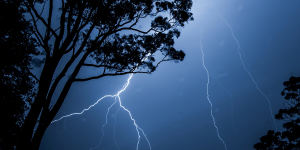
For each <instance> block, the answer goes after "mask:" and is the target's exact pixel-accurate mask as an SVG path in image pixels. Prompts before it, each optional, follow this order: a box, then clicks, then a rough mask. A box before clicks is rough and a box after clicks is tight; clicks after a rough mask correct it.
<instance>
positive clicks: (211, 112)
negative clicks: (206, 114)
mask: <svg viewBox="0 0 300 150" xmlns="http://www.w3.org/2000/svg"><path fill="white" fill-rule="evenodd" d="M200 51H201V55H202V66H203V68H204V70H205V72H206V76H207V82H206V99H207V101H208V103H209V104H210V116H211V118H212V121H213V124H214V127H215V129H216V132H217V136H218V139H219V140H220V141H221V142H222V144H223V145H224V148H225V150H227V145H226V142H225V141H224V139H223V138H222V137H221V135H220V131H219V127H218V126H217V123H216V119H215V116H214V114H213V103H212V102H211V100H210V95H209V83H210V74H209V71H208V69H207V67H206V65H205V54H204V51H203V45H202V41H201V40H200Z"/></svg>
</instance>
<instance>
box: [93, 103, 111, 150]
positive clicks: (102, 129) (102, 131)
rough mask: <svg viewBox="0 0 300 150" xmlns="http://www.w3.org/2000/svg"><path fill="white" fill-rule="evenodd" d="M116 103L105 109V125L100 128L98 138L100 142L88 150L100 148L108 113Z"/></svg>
mask: <svg viewBox="0 0 300 150" xmlns="http://www.w3.org/2000/svg"><path fill="white" fill-rule="evenodd" d="M116 103H117V100H115V101H114V102H113V103H112V104H111V105H110V106H109V107H108V108H107V111H106V115H105V123H104V124H103V125H102V126H101V133H102V134H101V137H100V140H99V144H98V145H97V146H95V147H93V148H90V150H94V149H96V148H98V147H100V146H101V144H102V140H103V137H104V134H105V132H104V129H105V127H106V126H107V125H108V116H109V112H110V109H111V108H112V107H113V106H114V105H115V104H116Z"/></svg>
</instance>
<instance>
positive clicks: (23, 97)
mask: <svg viewBox="0 0 300 150" xmlns="http://www.w3.org/2000/svg"><path fill="white" fill-rule="evenodd" d="M23 12H24V9H23V8H22V3H21V1H20V0H12V1H6V0H0V14H1V16H0V22H1V24H0V49H1V55H0V77H1V78H0V91H1V96H0V118H1V123H0V149H13V146H14V145H16V140H17V133H18V132H19V129H20V126H21V125H22V122H23V119H24V117H23V116H24V112H25V110H26V109H27V107H28V105H27V103H29V102H30V101H31V98H32V96H33V95H32V94H33V92H34V91H33V86H34V84H35V83H34V80H33V78H32V76H31V75H32V74H31V73H30V62H31V57H32V55H34V54H37V53H36V51H35V44H34V43H35V42H34V40H33V39H32V38H31V36H30V35H31V32H30V24H29V23H28V22H27V21H25V19H24V17H23V15H22V14H23ZM4 14H5V15H4Z"/></svg>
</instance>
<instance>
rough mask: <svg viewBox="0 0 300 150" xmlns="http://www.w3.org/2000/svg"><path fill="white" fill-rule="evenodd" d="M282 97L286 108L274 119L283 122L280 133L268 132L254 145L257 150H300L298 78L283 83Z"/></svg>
mask: <svg viewBox="0 0 300 150" xmlns="http://www.w3.org/2000/svg"><path fill="white" fill-rule="evenodd" d="M283 85H284V86H285V88H284V90H283V91H282V93H281V94H282V96H284V99H285V100H287V104H288V106H287V107H286V108H283V109H280V110H279V112H278V113H277V114H276V115H275V117H276V119H278V120H283V121H285V123H284V124H283V130H282V131H273V130H270V131H268V133H267V135H265V136H263V137H261V138H260V142H259V143H257V144H255V145H254V148H256V149H257V150H293V149H300V77H291V78H290V79H289V81H286V82H284V83H283Z"/></svg>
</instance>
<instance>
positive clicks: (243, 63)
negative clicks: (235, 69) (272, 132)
mask: <svg viewBox="0 0 300 150" xmlns="http://www.w3.org/2000/svg"><path fill="white" fill-rule="evenodd" d="M218 16H219V17H220V18H221V20H222V22H223V23H224V24H225V25H226V27H227V28H228V29H229V31H230V33H231V36H232V38H233V39H234V41H235V43H236V46H237V48H236V49H237V52H238V55H239V60H240V62H241V64H242V67H243V70H244V71H245V72H246V73H247V75H248V77H249V78H250V80H251V81H252V83H253V84H254V86H255V88H256V90H257V91H258V92H259V93H260V95H262V96H263V98H264V99H265V100H266V102H267V104H268V109H269V112H270V115H271V118H272V123H273V126H274V128H276V130H277V127H276V123H275V118H274V114H273V110H272V104H271V100H270V99H269V97H268V96H267V95H266V94H265V93H264V92H263V91H262V89H261V88H260V86H259V85H258V83H257V81H256V80H255V78H254V76H253V74H252V73H251V72H250V70H249V69H248V67H247V65H246V62H245V60H244V58H243V55H242V52H241V44H240V41H239V39H238V38H237V36H236V35H235V33H234V31H233V28H232V26H231V25H230V24H229V22H228V21H227V20H226V19H225V18H224V17H223V16H221V15H220V14H219V15H218Z"/></svg>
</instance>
